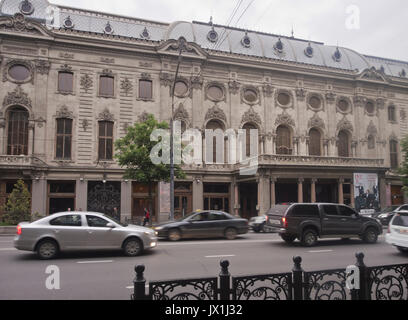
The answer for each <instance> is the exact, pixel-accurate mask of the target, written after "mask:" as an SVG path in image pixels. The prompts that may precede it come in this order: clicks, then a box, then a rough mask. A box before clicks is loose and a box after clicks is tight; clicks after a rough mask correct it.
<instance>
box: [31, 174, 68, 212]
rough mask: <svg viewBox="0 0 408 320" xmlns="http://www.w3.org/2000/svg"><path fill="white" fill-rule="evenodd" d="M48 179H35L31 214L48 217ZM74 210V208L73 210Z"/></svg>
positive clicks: (42, 177)
mask: <svg viewBox="0 0 408 320" xmlns="http://www.w3.org/2000/svg"><path fill="white" fill-rule="evenodd" d="M47 199H48V197H47V179H46V178H45V177H44V176H41V177H40V176H37V177H34V178H33V183H32V201H31V214H32V215H34V214H35V213H39V214H40V215H41V216H46V215H47ZM72 209H73V208H72Z"/></svg>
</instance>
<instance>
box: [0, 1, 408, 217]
mask: <svg viewBox="0 0 408 320" xmlns="http://www.w3.org/2000/svg"><path fill="white" fill-rule="evenodd" d="M181 36H182V37H184V38H185V39H186V40H187V46H186V48H185V50H184V51H183V59H182V63H181V67H180V74H179V77H178V79H177V81H176V87H175V93H176V97H175V105H176V110H175V115H174V118H175V119H178V120H181V121H182V124H183V126H184V128H198V129H200V130H202V131H203V132H204V130H205V129H218V128H219V129H223V130H227V129H230V128H232V129H234V130H238V129H242V128H246V129H251V128H256V129H258V130H259V133H260V134H259V152H260V156H259V169H258V171H257V173H256V175H254V176H242V175H240V170H239V169H240V166H239V165H229V164H223V163H217V164H204V165H201V166H187V167H185V170H186V173H187V179H186V180H185V181H178V182H177V184H176V199H175V202H176V211H177V213H178V214H182V213H183V212H184V213H187V212H188V211H190V210H194V209H220V210H226V211H229V212H232V213H235V214H241V215H242V216H244V217H251V216H254V215H257V214H263V213H265V211H266V210H267V209H268V208H269V207H270V206H271V205H272V204H275V203H282V202H296V201H299V202H315V201H325V202H340V203H347V204H351V205H354V200H353V199H354V191H353V190H354V188H353V174H354V173H376V174H378V177H379V193H380V200H381V205H382V206H383V207H384V206H386V205H390V204H392V203H399V202H402V201H403V198H402V193H401V182H400V180H399V177H398V176H397V175H396V174H395V170H393V169H395V168H396V167H397V166H398V164H399V162H400V160H401V150H400V141H401V139H402V137H403V136H405V135H406V134H408V119H407V112H408V78H407V73H406V72H407V71H408V63H406V62H402V61H394V60H389V59H383V58H378V57H371V56H364V55H361V54H359V53H357V52H355V51H353V50H350V49H346V48H338V47H332V46H326V45H324V44H323V43H318V42H309V41H304V40H302V39H295V38H290V37H283V36H276V35H272V34H265V33H259V32H252V31H245V30H240V29H233V28H226V27H224V26H220V25H214V24H212V22H210V23H201V22H193V23H189V22H174V23H161V22H154V21H149V20H143V19H136V18H130V17H124V16H115V15H110V14H105V13H100V12H92V11H87V10H81V9H74V8H69V7H63V6H55V5H52V4H50V3H48V1H47V0H30V1H28V0H24V1H19V0H3V1H2V2H1V4H0V62H1V83H0V102H1V105H0V201H2V202H4V201H5V199H6V198H7V195H8V193H10V192H11V190H12V185H13V183H15V181H16V180H17V179H20V178H22V179H24V180H25V181H27V184H28V185H29V187H30V190H31V192H32V196H33V200H32V211H33V213H35V212H38V213H41V214H51V213H53V212H56V211H61V210H66V209H67V208H71V209H78V210H79V209H82V210H96V211H104V212H107V213H110V214H112V213H113V210H114V208H115V207H116V208H118V211H119V212H120V213H121V218H122V219H131V218H133V219H137V218H139V217H140V216H141V215H142V214H143V207H144V206H146V201H147V200H146V198H147V187H146V186H144V185H141V184H138V183H137V182H134V181H133V182H132V181H126V180H124V179H123V178H122V174H123V170H122V169H121V168H120V167H119V166H118V165H117V164H116V163H115V161H114V152H115V150H114V147H113V142H114V141H115V140H116V139H117V138H120V137H122V136H124V135H125V132H126V128H127V127H128V126H129V125H132V124H133V123H135V122H137V121H143V119H144V118H145V117H146V114H148V113H150V114H153V115H154V116H155V117H156V118H157V119H158V120H160V121H168V120H169V119H170V117H171V86H172V84H173V80H174V75H175V70H176V66H177V61H178V51H179V48H178V45H179V43H178V41H177V40H178V39H179V38H180V37H181ZM166 195H168V188H167V186H166V185H165V184H162V183H160V184H158V185H157V187H156V189H155V199H156V200H155V202H156V205H155V219H156V220H163V219H166V218H167V215H168V210H169V208H168V207H169V205H168V198H167V201H166Z"/></svg>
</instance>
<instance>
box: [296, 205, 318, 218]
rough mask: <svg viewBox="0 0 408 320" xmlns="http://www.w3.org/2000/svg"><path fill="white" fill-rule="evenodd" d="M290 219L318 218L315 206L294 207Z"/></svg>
mask: <svg viewBox="0 0 408 320" xmlns="http://www.w3.org/2000/svg"><path fill="white" fill-rule="evenodd" d="M290 216H291V217H319V216H320V214H319V207H318V206H317V205H296V206H294V207H293V208H292V210H291V212H290Z"/></svg>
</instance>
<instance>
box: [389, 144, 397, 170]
mask: <svg viewBox="0 0 408 320" xmlns="http://www.w3.org/2000/svg"><path fill="white" fill-rule="evenodd" d="M390 160H391V168H392V169H396V168H398V167H399V163H398V141H395V140H391V141H390Z"/></svg>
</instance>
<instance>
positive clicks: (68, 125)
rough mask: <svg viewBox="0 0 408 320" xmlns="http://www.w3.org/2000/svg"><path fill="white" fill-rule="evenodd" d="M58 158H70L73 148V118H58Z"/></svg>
mask: <svg viewBox="0 0 408 320" xmlns="http://www.w3.org/2000/svg"><path fill="white" fill-rule="evenodd" d="M56 140H57V146H56V156H55V157H56V158H57V159H64V160H70V159H71V150H72V120H71V119H57V138H56Z"/></svg>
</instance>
